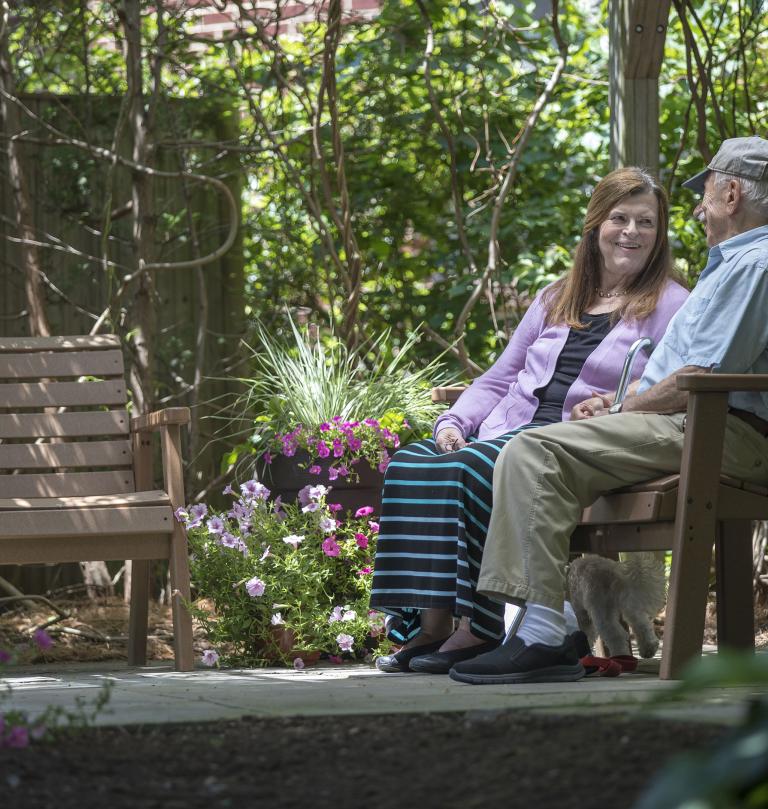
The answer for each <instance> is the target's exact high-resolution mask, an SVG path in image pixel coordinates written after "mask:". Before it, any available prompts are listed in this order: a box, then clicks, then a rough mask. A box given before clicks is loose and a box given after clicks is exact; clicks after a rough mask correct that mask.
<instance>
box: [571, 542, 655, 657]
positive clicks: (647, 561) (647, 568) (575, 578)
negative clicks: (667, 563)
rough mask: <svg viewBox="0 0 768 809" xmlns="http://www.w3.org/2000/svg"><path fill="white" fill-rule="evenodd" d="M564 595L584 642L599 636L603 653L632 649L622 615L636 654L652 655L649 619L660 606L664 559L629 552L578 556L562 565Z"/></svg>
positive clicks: (650, 620) (652, 632) (591, 640)
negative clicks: (620, 555) (616, 556)
mask: <svg viewBox="0 0 768 809" xmlns="http://www.w3.org/2000/svg"><path fill="white" fill-rule="evenodd" d="M568 589H569V592H570V600H571V603H572V604H573V609H574V611H575V613H576V618H577V620H578V622H579V626H580V627H581V629H582V630H583V631H584V632H585V633H586V635H587V638H588V639H589V645H590V646H591V647H593V648H594V643H595V640H596V638H597V636H598V635H599V636H600V638H601V639H602V641H603V644H604V646H606V647H607V653H608V654H609V655H626V654H632V644H631V641H630V638H629V633H628V632H627V629H626V626H625V624H624V623H622V620H621V619H622V618H623V619H624V621H625V622H626V624H629V626H630V628H631V629H632V632H633V634H634V636H635V639H636V641H637V647H638V651H639V653H640V657H646V658H647V657H653V656H654V655H655V654H656V650H657V649H658V648H659V640H658V638H657V637H656V633H655V632H654V630H653V619H654V618H655V617H656V615H657V614H658V613H659V611H660V610H661V608H662V607H663V606H664V602H665V600H666V582H665V578H664V560H663V559H662V558H658V556H657V555H655V554H652V553H632V554H628V555H627V558H626V559H622V560H621V561H620V562H616V561H614V560H613V559H606V558H605V557H602V556H592V555H587V556H583V557H581V558H580V559H576V560H574V561H573V562H571V565H570V567H569V570H568Z"/></svg>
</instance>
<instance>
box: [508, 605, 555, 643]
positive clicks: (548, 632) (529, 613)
mask: <svg viewBox="0 0 768 809" xmlns="http://www.w3.org/2000/svg"><path fill="white" fill-rule="evenodd" d="M526 607H527V609H526V611H525V618H523V622H522V624H521V625H520V629H518V630H517V637H518V638H520V640H522V641H523V643H525V645H526V646H530V645H531V644H532V643H543V644H544V645H545V646H559V645H560V644H561V643H562V642H563V641H564V640H565V632H566V621H565V615H564V614H563V613H562V612H558V611H557V610H553V609H550V608H549V607H543V606H542V605H541V604H531V602H530V601H529V602H528V603H527V604H526Z"/></svg>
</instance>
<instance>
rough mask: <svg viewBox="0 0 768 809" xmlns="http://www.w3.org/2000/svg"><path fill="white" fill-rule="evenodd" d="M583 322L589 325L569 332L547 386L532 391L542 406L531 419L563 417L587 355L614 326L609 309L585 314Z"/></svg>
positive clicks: (540, 421) (539, 421) (546, 420)
mask: <svg viewBox="0 0 768 809" xmlns="http://www.w3.org/2000/svg"><path fill="white" fill-rule="evenodd" d="M581 322H582V323H583V324H584V325H585V326H587V328H586V329H571V330H570V331H569V332H568V339H567V340H566V341H565V345H564V346H563V350H562V351H561V352H560V356H559V357H558V358H557V365H555V372H554V374H552V379H550V380H549V383H548V384H547V385H546V386H545V387H543V388H538V389H537V390H535V391H534V392H533V393H534V396H536V398H537V399H538V400H539V409H538V410H537V411H536V412H535V413H534V414H533V418H532V419H531V421H534V422H536V423H537V424H554V423H555V422H558V421H562V420H563V404H564V403H565V397H566V396H567V395H568V391H569V390H570V388H571V385H573V383H574V382H575V381H576V378H577V377H578V375H579V374H580V373H581V369H582V367H583V366H584V363H585V362H586V361H587V357H588V356H589V355H590V354H591V353H592V352H593V351H594V350H595V349H596V348H597V347H598V346H599V345H600V343H602V341H603V338H604V337H605V336H606V335H607V334H608V332H609V331H610V330H611V328H612V326H611V313H610V312H605V313H604V314H601V315H582V316H581Z"/></svg>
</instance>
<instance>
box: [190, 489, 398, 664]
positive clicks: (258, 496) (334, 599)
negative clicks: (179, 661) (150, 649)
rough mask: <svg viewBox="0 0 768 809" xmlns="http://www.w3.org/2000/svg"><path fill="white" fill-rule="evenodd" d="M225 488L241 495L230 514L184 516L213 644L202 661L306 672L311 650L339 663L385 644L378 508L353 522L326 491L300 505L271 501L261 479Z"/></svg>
mask: <svg viewBox="0 0 768 809" xmlns="http://www.w3.org/2000/svg"><path fill="white" fill-rule="evenodd" d="M224 492H225V494H230V495H234V500H233V502H232V507H231V509H229V510H228V511H226V512H223V513H216V512H210V511H209V510H208V508H207V506H205V505H203V504H199V505H194V506H192V507H190V508H188V509H179V510H178V511H177V513H176V517H177V519H179V520H180V521H182V522H183V523H185V524H186V527H187V531H188V536H189V544H190V550H191V561H190V566H191V572H192V580H193V583H194V586H195V588H196V593H197V601H196V602H195V603H194V604H192V605H191V609H192V612H193V614H194V615H195V616H196V617H197V618H198V620H200V622H201V623H202V624H203V626H204V628H205V630H206V633H207V635H208V640H209V642H210V643H211V645H212V647H213V648H212V649H209V650H207V652H206V653H205V654H204V656H203V662H204V663H206V664H208V665H215V664H216V663H218V662H219V660H221V661H222V662H225V663H228V664H230V665H249V666H250V665H266V664H267V663H270V662H274V661H276V660H281V661H283V662H286V663H291V662H293V663H295V664H296V665H297V666H301V665H303V658H304V657H305V653H308V652H312V651H321V652H325V653H326V654H327V655H328V656H329V657H330V658H331V659H332V660H337V661H340V660H341V658H342V657H343V656H345V655H346V656H349V655H352V654H354V655H357V656H362V657H364V656H365V655H366V654H367V652H368V651H369V650H370V649H371V648H373V647H374V646H375V645H376V644H377V643H379V642H380V641H383V631H384V623H383V616H381V615H380V614H379V613H369V611H368V600H369V596H370V588H371V578H372V576H371V574H372V572H373V570H372V559H373V553H374V546H375V542H376V534H377V533H378V530H379V526H378V524H377V523H376V522H375V520H373V519H372V517H373V509H372V508H371V507H370V506H367V507H363V508H360V509H358V510H357V512H356V513H355V514H354V516H351V517H345V516H344V515H343V514H342V511H341V506H339V505H338V504H334V503H332V502H327V497H328V495H329V493H330V489H329V488H327V487H325V486H322V485H318V486H306V487H304V489H302V491H301V492H300V493H299V497H298V500H297V502H296V503H282V502H281V501H280V498H279V497H278V498H275V499H274V500H270V499H269V497H270V492H269V490H268V489H267V488H266V487H265V486H264V485H263V484H261V483H259V482H258V481H256V480H249V481H247V482H246V483H243V484H242V485H241V486H240V491H239V492H235V491H234V490H233V489H232V488H231V487H229V486H228V487H227V488H226V489H225V490H224ZM384 642H385V643H386V641H384Z"/></svg>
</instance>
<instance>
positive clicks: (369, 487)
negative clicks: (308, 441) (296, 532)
mask: <svg viewBox="0 0 768 809" xmlns="http://www.w3.org/2000/svg"><path fill="white" fill-rule="evenodd" d="M308 461H309V458H308V456H307V454H306V453H305V452H303V451H299V452H297V453H296V455H294V456H293V457H291V458H287V457H286V456H285V455H278V456H277V457H276V458H274V459H273V460H272V463H270V464H266V463H263V462H262V461H259V462H258V463H257V465H256V473H257V475H258V478H259V480H260V481H261V482H262V483H263V484H264V485H265V486H266V487H267V488H268V489H269V490H270V491H271V492H272V496H273V497H276V496H277V495H280V496H281V497H282V498H283V501H284V502H286V503H292V502H293V501H294V500H296V496H297V495H298V493H299V491H300V490H301V489H303V488H304V487H305V486H307V485H310V486H317V484H318V483H322V484H323V486H329V487H331V491H330V492H329V494H328V496H327V498H326V500H327V502H329V503H341V505H342V506H343V507H344V509H345V510H346V511H351V512H352V513H353V514H354V512H355V511H356V510H357V509H358V508H360V507H361V506H373V510H374V514H380V513H381V487H382V486H383V485H384V474H383V473H382V472H379V471H378V470H377V469H371V468H370V466H368V464H367V462H366V461H360V463H359V464H356V466H355V471H356V472H357V473H358V475H359V480H358V481H357V482H354V483H353V482H351V481H350V480H348V479H346V478H345V479H342V478H337V479H336V480H333V481H332V480H329V479H328V468H329V467H330V466H332V465H333V459H330V458H326V459H324V460H319V461H317V462H316V463H317V465H318V466H320V467H321V468H322V470H323V471H322V472H321V473H320V474H319V475H310V474H309V473H308V472H307V468H306V467H307V466H308ZM299 464H302V465H305V468H303V469H302V468H301V467H300V466H299Z"/></svg>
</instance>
